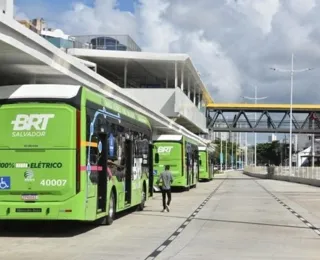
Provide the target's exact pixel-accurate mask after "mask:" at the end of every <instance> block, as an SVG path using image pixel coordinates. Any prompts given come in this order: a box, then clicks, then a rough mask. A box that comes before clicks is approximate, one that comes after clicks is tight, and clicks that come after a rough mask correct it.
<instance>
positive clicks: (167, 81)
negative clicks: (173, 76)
mask: <svg viewBox="0 0 320 260" xmlns="http://www.w3.org/2000/svg"><path fill="white" fill-rule="evenodd" d="M168 85H169V75H168V69H167V71H166V88H168Z"/></svg>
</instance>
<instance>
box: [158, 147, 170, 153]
mask: <svg viewBox="0 0 320 260" xmlns="http://www.w3.org/2000/svg"><path fill="white" fill-rule="evenodd" d="M172 148H173V146H159V147H158V153H171V150H172Z"/></svg>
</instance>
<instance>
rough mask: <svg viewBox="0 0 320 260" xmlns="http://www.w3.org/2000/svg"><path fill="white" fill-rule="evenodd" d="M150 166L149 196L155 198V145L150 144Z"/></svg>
mask: <svg viewBox="0 0 320 260" xmlns="http://www.w3.org/2000/svg"><path fill="white" fill-rule="evenodd" d="M147 162H148V166H149V194H150V196H151V197H152V196H153V183H154V178H153V177H154V176H153V145H152V144H149V150H148V158H147Z"/></svg>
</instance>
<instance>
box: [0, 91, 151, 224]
mask: <svg viewBox="0 0 320 260" xmlns="http://www.w3.org/2000/svg"><path fill="white" fill-rule="evenodd" d="M0 120H1V128H0V220H10V219H21V220H22V219H24V220H30V219H32V220H47V219H50V220H80V221H93V222H96V223H97V224H108V225H110V224H112V222H113V220H114V217H115V213H116V212H119V211H122V210H125V209H127V208H130V207H133V206H138V207H139V208H140V210H142V209H143V207H144V204H145V201H146V200H147V198H148V196H150V195H151V196H152V192H153V190H152V187H153V175H152V174H150V173H152V167H153V165H152V163H153V162H152V160H150V159H149V158H150V156H152V145H151V142H152V140H151V127H150V124H149V122H148V120H147V118H146V117H144V116H143V115H141V114H139V113H137V112H135V111H133V110H131V109H129V108H127V107H124V106H122V105H120V104H119V103H117V102H116V101H114V100H111V99H108V98H106V97H104V96H103V95H102V94H100V93H98V92H94V91H92V90H89V89H88V88H86V87H83V86H74V85H20V86H3V87H0ZM149 187H151V189H150V188H149ZM149 191H150V192H149Z"/></svg>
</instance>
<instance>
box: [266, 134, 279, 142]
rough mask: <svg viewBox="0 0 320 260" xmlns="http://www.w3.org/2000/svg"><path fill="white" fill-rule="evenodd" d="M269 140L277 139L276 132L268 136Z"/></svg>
mask: <svg viewBox="0 0 320 260" xmlns="http://www.w3.org/2000/svg"><path fill="white" fill-rule="evenodd" d="M268 141H269V142H270V143H271V142H273V141H277V136H276V135H275V134H272V135H270V136H269V137H268Z"/></svg>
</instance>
